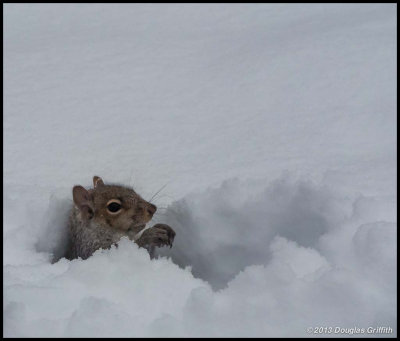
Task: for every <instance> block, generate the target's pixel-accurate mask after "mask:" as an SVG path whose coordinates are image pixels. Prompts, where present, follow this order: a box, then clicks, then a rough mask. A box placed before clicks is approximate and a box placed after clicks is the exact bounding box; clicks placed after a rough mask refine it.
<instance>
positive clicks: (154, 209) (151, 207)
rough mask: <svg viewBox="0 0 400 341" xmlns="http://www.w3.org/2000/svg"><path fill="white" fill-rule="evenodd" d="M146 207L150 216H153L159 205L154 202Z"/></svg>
mask: <svg viewBox="0 0 400 341" xmlns="http://www.w3.org/2000/svg"><path fill="white" fill-rule="evenodd" d="M146 209H147V213H149V214H150V216H152V215H153V214H154V213H156V211H157V206H155V205H153V204H149V205H148V206H147V208H146Z"/></svg>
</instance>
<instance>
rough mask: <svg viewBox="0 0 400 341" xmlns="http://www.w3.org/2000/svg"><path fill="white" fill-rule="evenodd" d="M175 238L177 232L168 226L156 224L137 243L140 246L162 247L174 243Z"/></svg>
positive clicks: (145, 231)
mask: <svg viewBox="0 0 400 341" xmlns="http://www.w3.org/2000/svg"><path fill="white" fill-rule="evenodd" d="M174 238H175V231H174V230H173V229H172V228H171V227H169V226H168V225H166V224H156V225H154V226H153V227H151V228H149V229H147V230H144V232H143V234H142V235H141V237H140V238H139V240H138V241H137V243H138V244H139V246H157V247H162V246H165V245H169V246H170V247H172V243H173V241H174Z"/></svg>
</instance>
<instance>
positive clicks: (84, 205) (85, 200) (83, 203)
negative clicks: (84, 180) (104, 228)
mask: <svg viewBox="0 0 400 341" xmlns="http://www.w3.org/2000/svg"><path fill="white" fill-rule="evenodd" d="M72 196H73V198H74V203H75V205H76V206H77V207H78V208H79V210H80V211H81V213H82V217H83V218H84V219H91V218H92V217H93V215H94V206H93V201H92V198H91V196H90V193H89V192H88V191H87V190H86V189H84V188H83V187H82V186H74V188H73V189H72Z"/></svg>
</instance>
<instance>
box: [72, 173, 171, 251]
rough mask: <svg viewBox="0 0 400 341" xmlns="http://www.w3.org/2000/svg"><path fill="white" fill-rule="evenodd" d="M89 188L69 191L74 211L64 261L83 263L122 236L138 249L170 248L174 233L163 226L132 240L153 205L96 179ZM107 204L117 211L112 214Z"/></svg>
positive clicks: (150, 214) (143, 224) (117, 186)
mask: <svg viewBox="0 0 400 341" xmlns="http://www.w3.org/2000/svg"><path fill="white" fill-rule="evenodd" d="M93 185H94V187H93V188H92V189H89V190H86V189H85V188H83V187H82V186H74V188H73V191H72V192H73V199H74V207H73V208H72V210H71V214H70V218H69V231H70V244H69V247H68V251H67V255H66V257H67V258H68V259H74V258H77V257H81V258H83V259H86V258H88V257H89V256H91V255H92V254H93V252H94V251H96V250H98V249H101V248H102V249H107V248H110V247H111V245H113V244H117V243H118V241H119V239H120V238H121V237H123V236H127V237H128V238H129V239H131V240H133V241H135V242H136V243H137V244H138V245H139V246H140V247H148V248H150V249H152V248H154V247H155V246H157V247H161V246H164V245H169V246H170V247H172V242H173V240H174V237H175V232H174V230H173V229H172V228H171V227H169V226H168V225H165V224H157V225H155V226H153V227H151V228H149V229H147V230H145V231H143V233H142V235H141V236H140V238H138V239H137V238H136V235H137V234H138V233H139V232H141V231H142V230H143V229H144V228H145V225H146V223H148V222H149V221H150V220H151V218H152V217H153V214H154V213H155V212H156V210H157V207H156V206H155V205H153V204H151V203H149V202H147V201H146V200H144V199H143V198H142V197H141V196H140V195H139V194H137V193H136V192H135V191H134V190H133V189H132V188H129V187H126V186H120V185H105V184H104V182H103V180H102V179H101V178H100V177H98V176H94V177H93ZM110 204H112V205H114V206H117V207H118V208H119V207H120V209H119V210H118V211H117V212H112V211H111V210H110V206H109V205H110Z"/></svg>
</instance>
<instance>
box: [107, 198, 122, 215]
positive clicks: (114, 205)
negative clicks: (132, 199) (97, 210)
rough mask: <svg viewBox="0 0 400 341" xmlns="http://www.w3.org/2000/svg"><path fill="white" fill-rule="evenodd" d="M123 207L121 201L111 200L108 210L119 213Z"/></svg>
mask: <svg viewBox="0 0 400 341" xmlns="http://www.w3.org/2000/svg"><path fill="white" fill-rule="evenodd" d="M121 207H122V206H121V203H120V202H119V201H117V200H112V201H111V200H110V201H109V202H108V203H107V210H108V211H109V212H110V213H117V212H118V211H119V210H120V209H121Z"/></svg>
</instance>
